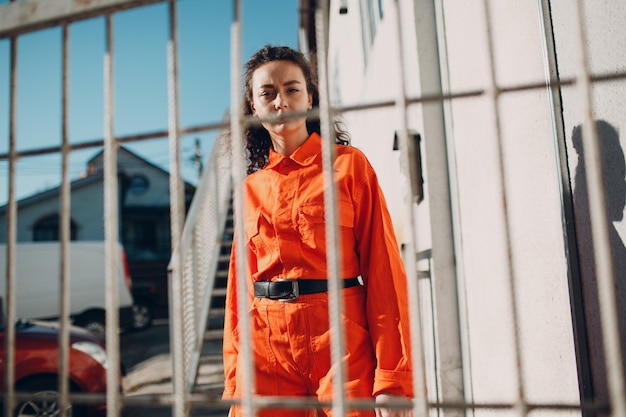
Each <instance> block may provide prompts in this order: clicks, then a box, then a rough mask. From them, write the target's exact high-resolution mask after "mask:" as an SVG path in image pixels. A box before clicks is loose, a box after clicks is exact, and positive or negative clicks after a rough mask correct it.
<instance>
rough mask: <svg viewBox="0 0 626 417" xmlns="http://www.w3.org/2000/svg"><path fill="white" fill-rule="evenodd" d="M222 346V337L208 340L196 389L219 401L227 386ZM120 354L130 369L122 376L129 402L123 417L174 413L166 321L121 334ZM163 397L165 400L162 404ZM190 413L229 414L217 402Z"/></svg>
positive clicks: (160, 416) (164, 416) (158, 416)
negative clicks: (139, 330)
mask: <svg viewBox="0 0 626 417" xmlns="http://www.w3.org/2000/svg"><path fill="white" fill-rule="evenodd" d="M221 349H222V340H221V339H216V340H211V341H207V342H205V345H204V349H203V352H202V356H201V358H200V366H199V369H198V378H197V381H196V385H195V387H194V391H193V393H194V395H196V394H197V397H198V398H201V399H202V400H205V399H206V400H210V401H214V402H217V401H219V399H220V397H221V393H222V390H223V388H224V385H223V380H224V378H223V369H224V368H223V364H222V356H221ZM120 355H121V357H122V361H123V363H124V365H125V367H126V369H127V373H126V375H125V376H124V378H123V388H124V403H125V404H126V405H125V406H124V408H123V411H122V416H123V417H130V416H138V415H150V416H155V417H168V416H171V415H172V409H171V406H170V405H168V404H167V399H168V398H169V397H168V395H167V394H172V393H173V383H172V377H173V368H172V357H171V354H170V349H169V326H168V325H167V323H155V325H153V326H152V327H150V328H148V329H145V330H143V331H141V332H131V333H128V334H124V335H122V336H121V338H120ZM163 395H165V396H163ZM161 399H165V402H163V403H161ZM139 402H141V404H139ZM159 404H161V405H159ZM191 415H192V416H204V415H207V416H209V415H210V416H224V417H226V416H227V410H225V409H224V407H220V406H218V405H211V406H208V405H207V406H202V407H201V406H194V407H193V408H192V410H191Z"/></svg>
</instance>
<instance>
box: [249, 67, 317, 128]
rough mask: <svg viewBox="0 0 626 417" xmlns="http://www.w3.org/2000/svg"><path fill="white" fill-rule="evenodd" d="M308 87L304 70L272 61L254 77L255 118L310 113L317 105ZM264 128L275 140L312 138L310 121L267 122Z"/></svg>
mask: <svg viewBox="0 0 626 417" xmlns="http://www.w3.org/2000/svg"><path fill="white" fill-rule="evenodd" d="M306 86H307V84H306V80H305V79H304V74H303V73H302V70H301V69H300V67H299V66H298V65H296V64H294V63H293V62H290V61H272V62H268V63H266V64H263V65H261V66H260V67H258V68H257V69H256V70H255V71H254V73H253V74H252V87H251V90H252V101H251V102H250V108H251V109H252V114H254V115H255V116H258V117H260V118H266V117H280V116H281V115H284V114H287V113H291V112H306V111H307V110H308V109H310V108H311V104H312V101H313V98H312V95H311V93H309V92H308V91H307V87H306ZM263 127H265V129H267V130H268V132H269V133H270V136H272V137H275V136H280V137H285V138H288V137H290V136H292V135H295V136H296V137H302V136H303V135H306V136H304V137H308V132H307V129H306V117H301V118H297V119H289V120H279V121H277V122H273V123H268V122H264V123H263Z"/></svg>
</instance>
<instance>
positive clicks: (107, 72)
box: [104, 14, 121, 417]
mask: <svg viewBox="0 0 626 417" xmlns="http://www.w3.org/2000/svg"><path fill="white" fill-rule="evenodd" d="M113 115H114V110H113V17H112V16H111V15H110V14H108V15H107V16H106V51H105V55H104V259H105V264H104V272H105V281H106V285H105V289H106V293H105V303H104V304H105V309H106V321H105V323H106V350H107V362H108V363H109V366H108V367H107V401H106V402H107V416H108V417H117V416H119V415H120V410H121V406H120V391H119V382H120V369H119V366H118V364H119V363H120V359H119V346H120V344H119V334H118V327H119V286H118V281H119V273H118V271H119V270H120V267H121V265H119V264H118V261H119V260H120V259H119V253H118V247H119V239H118V223H119V219H118V210H119V206H118V195H117V189H118V188H117V185H118V184H117V148H118V146H117V142H116V140H115V137H114V123H113Z"/></svg>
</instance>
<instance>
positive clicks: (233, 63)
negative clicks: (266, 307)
mask: <svg viewBox="0 0 626 417" xmlns="http://www.w3.org/2000/svg"><path fill="white" fill-rule="evenodd" d="M233 7H234V10H233V22H232V25H231V31H230V38H231V49H230V79H231V81H230V82H231V84H230V130H231V140H232V176H233V183H234V184H233V190H234V192H233V196H234V198H235V216H236V221H237V222H238V224H239V225H240V226H239V227H236V228H235V230H236V241H237V246H236V247H235V248H234V250H236V251H237V252H236V257H235V259H236V265H235V267H236V268H237V269H236V270H237V282H236V285H237V313H238V316H239V326H240V327H241V332H240V333H239V344H240V349H241V352H240V355H239V364H238V369H240V370H242V371H243V372H242V378H241V382H242V385H243V387H242V390H241V392H242V398H241V408H242V412H243V415H244V416H246V417H253V416H254V415H255V413H256V404H255V402H254V391H255V379H254V372H253V371H254V362H253V358H252V346H251V337H249V335H251V333H250V332H251V326H250V323H249V317H250V314H249V313H248V311H249V310H248V308H249V307H248V292H249V290H248V279H249V277H248V276H247V272H246V271H248V257H247V256H246V255H245V254H246V247H245V235H244V230H243V226H242V225H243V224H244V223H243V212H244V210H243V209H244V208H243V204H244V195H243V187H241V186H240V185H241V184H242V183H243V181H244V179H245V172H246V168H245V154H244V148H245V144H244V141H243V131H242V108H241V106H240V100H241V97H240V95H241V85H240V83H241V81H240V80H241V15H242V1H241V0H234V1H233Z"/></svg>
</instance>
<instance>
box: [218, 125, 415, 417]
mask: <svg viewBox="0 0 626 417" xmlns="http://www.w3.org/2000/svg"><path fill="white" fill-rule="evenodd" d="M334 168H335V178H336V181H337V186H338V194H337V197H338V208H339V211H338V223H339V236H340V241H341V254H342V259H341V262H340V268H341V269H340V273H341V276H342V277H345V278H348V277H356V276H359V275H360V276H362V278H363V281H364V285H363V286H357V287H352V288H348V289H344V290H342V294H343V295H344V312H343V313H344V314H343V315H344V317H343V320H344V327H343V329H342V330H343V331H344V332H345V340H346V353H345V356H344V361H345V362H346V363H347V375H346V385H345V387H344V391H345V392H346V395H347V396H348V397H350V398H372V397H373V396H376V395H377V394H379V393H382V392H385V393H389V394H394V395H405V396H412V395H413V393H412V383H411V382H412V380H411V378H412V377H411V363H410V350H409V347H410V346H409V329H408V306H407V299H406V274H405V271H404V266H403V263H402V258H401V256H400V252H399V249H398V243H397V241H396V238H395V235H394V232H393V227H392V222H391V218H390V216H389V213H388V211H387V206H386V203H385V200H384V197H383V193H382V191H381V189H380V186H379V184H378V180H377V178H376V174H375V172H374V170H373V168H372V167H371V165H370V163H369V162H368V160H367V159H366V157H365V155H364V154H363V153H362V152H361V151H359V150H358V149H356V148H354V147H350V146H343V145H337V146H336V161H335V164H334ZM323 182H324V179H323V171H322V155H321V138H320V136H319V135H317V134H315V133H313V134H312V135H311V136H310V137H309V138H308V139H307V141H306V142H304V144H303V145H302V146H300V147H299V148H298V149H297V150H296V151H295V152H294V153H293V154H292V155H290V156H286V155H282V154H278V153H276V152H274V151H273V150H270V155H269V161H268V164H267V165H266V166H265V167H264V168H263V169H262V170H260V171H257V172H255V173H253V174H251V175H249V176H248V177H247V178H246V180H245V181H244V184H243V187H244V199H245V202H244V213H243V219H244V224H243V227H244V228H245V232H244V235H245V239H246V248H247V255H248V257H249V258H248V260H249V262H248V265H249V268H250V270H249V271H246V273H247V275H248V276H249V277H250V283H251V285H250V289H249V297H250V305H251V312H250V320H251V321H250V327H251V332H252V350H253V356H254V358H253V359H254V363H255V382H256V384H255V385H256V387H255V393H256V394H258V395H272V396H275V395H276V396H312V397H316V398H318V399H319V400H320V401H329V400H330V399H331V396H332V385H331V381H330V377H331V375H330V367H331V363H330V362H331V360H330V335H329V324H328V323H329V321H328V303H327V300H328V298H327V295H328V294H327V293H321V294H309V295H301V296H300V298H299V300H297V301H295V302H282V301H277V300H271V299H267V298H254V297H253V293H252V288H251V287H252V282H253V281H275V280H276V279H278V278H290V279H295V278H299V279H307V278H308V279H326V278H327V269H326V237H325V235H326V233H325V225H324V196H323V194H324V185H323ZM237 227H239V226H237ZM236 247H237V246H236V243H235V244H234V245H233V251H232V256H231V264H230V265H231V268H230V271H229V279H228V290H227V298H226V319H225V328H224V348H223V349H224V372H225V390H224V394H223V398H225V399H233V398H241V395H242V392H240V391H239V390H240V389H241V388H240V385H241V384H240V382H239V378H240V377H241V376H240V375H238V372H237V361H238V352H239V334H238V317H237V316H238V313H237V294H236V276H235V274H236V272H237V271H235V265H236V263H235V254H236ZM233 413H234V414H235V415H237V414H238V413H239V410H238V408H237V407H233ZM324 413H326V414H329V410H319V411H318V415H319V414H324ZM259 415H268V416H269V415H272V416H277V415H280V416H303V415H307V413H306V412H305V411H303V410H265V411H262V412H261V413H260V414H259ZM351 415H354V416H366V415H367V416H369V415H373V411H372V410H361V411H354V412H351Z"/></svg>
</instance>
